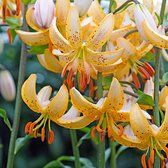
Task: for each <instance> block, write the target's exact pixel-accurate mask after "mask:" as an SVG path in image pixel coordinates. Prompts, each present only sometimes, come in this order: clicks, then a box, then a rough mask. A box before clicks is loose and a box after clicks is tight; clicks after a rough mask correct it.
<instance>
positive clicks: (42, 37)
mask: <svg viewBox="0 0 168 168" xmlns="http://www.w3.org/2000/svg"><path fill="white" fill-rule="evenodd" d="M16 33H17V34H18V35H19V37H20V39H21V40H22V41H23V42H24V43H25V44H27V45H30V46H40V45H45V44H48V43H49V41H50V39H49V34H48V30H46V31H43V32H25V31H21V30H16Z"/></svg>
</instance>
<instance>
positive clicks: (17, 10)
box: [15, 0, 21, 16]
mask: <svg viewBox="0 0 168 168" xmlns="http://www.w3.org/2000/svg"><path fill="white" fill-rule="evenodd" d="M15 2H16V15H17V16H19V14H20V11H21V1H20V0H15Z"/></svg>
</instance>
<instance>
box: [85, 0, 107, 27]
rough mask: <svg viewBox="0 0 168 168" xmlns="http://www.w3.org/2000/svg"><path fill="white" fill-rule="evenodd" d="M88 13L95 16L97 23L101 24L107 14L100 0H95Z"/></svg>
mask: <svg viewBox="0 0 168 168" xmlns="http://www.w3.org/2000/svg"><path fill="white" fill-rule="evenodd" d="M88 15H89V16H90V17H92V18H93V21H94V22H95V23H96V24H99V23H100V22H101V21H102V20H103V19H104V17H105V16H106V14H105V13H104V11H103V9H102V8H101V6H100V4H99V2H98V0H94V1H93V2H92V4H91V6H90V8H89V10H88Z"/></svg>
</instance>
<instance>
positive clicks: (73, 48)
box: [49, 6, 123, 90]
mask: <svg viewBox="0 0 168 168" xmlns="http://www.w3.org/2000/svg"><path fill="white" fill-rule="evenodd" d="M113 26H114V17H113V14H109V15H107V16H106V17H105V18H104V19H103V20H102V22H101V23H100V26H98V27H96V28H95V29H94V30H93V32H92V33H91V34H90V35H89V37H88V38H87V40H86V42H85V41H83V40H82V33H83V32H82V29H81V24H80V20H79V14H78V10H77V7H76V6H71V8H70V10H69V14H68V16H67V26H66V37H67V39H66V38H64V37H63V35H62V34H61V33H60V32H59V30H58V28H57V26H56V18H55V19H54V20H53V23H52V25H51V27H50V30H49V35H50V39H51V42H52V43H53V45H54V47H55V48H56V50H53V52H52V53H53V54H54V55H56V56H58V57H59V61H60V63H61V65H62V66H63V67H64V69H63V71H62V77H63V76H64V75H65V73H66V70H69V73H68V78H67V83H69V82H72V81H73V80H74V79H72V78H73V77H74V75H75V74H76V72H77V71H78V72H79V75H80V86H81V88H82V90H84V89H85V87H86V85H87V84H89V82H90V76H92V77H93V78H96V77H97V71H96V70H95V68H94V66H95V65H100V66H107V65H110V64H113V63H114V62H116V61H117V60H119V59H120V57H121V55H122V53H123V49H119V50H114V51H109V52H99V51H98V50H99V49H101V47H102V46H103V45H104V44H105V43H106V41H107V40H108V39H109V38H110V36H111V33H112V30H113Z"/></svg>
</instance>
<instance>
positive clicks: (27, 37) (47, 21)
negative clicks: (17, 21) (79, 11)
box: [16, 0, 70, 46]
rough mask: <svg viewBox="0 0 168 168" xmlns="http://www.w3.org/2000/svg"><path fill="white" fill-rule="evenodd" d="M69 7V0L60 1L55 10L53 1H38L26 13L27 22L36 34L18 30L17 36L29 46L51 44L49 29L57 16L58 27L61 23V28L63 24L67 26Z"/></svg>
mask: <svg viewBox="0 0 168 168" xmlns="http://www.w3.org/2000/svg"><path fill="white" fill-rule="evenodd" d="M69 6H70V1H69V0H58V1H57V3H56V10H55V5H54V2H53V0H49V1H45V0H37V1H36V3H35V4H34V5H33V6H31V7H30V8H29V9H28V10H27V12H26V21H27V23H28V25H29V26H30V27H31V28H32V29H34V30H35V31H36V32H26V31H21V30H16V32H17V34H18V35H19V37H20V38H21V40H22V41H23V42H24V43H26V44H27V45H33V46H39V45H45V44H49V42H50V39H49V27H50V25H51V22H52V20H53V18H54V17H55V16H56V17H57V23H58V25H59V26H60V22H62V24H61V26H62V25H63V24H64V26H65V20H66V17H67V13H68V10H69ZM55 11H56V12H55ZM61 26H60V27H61Z"/></svg>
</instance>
